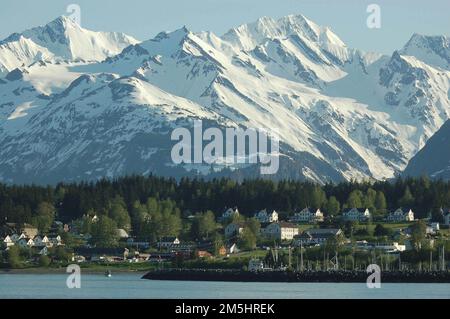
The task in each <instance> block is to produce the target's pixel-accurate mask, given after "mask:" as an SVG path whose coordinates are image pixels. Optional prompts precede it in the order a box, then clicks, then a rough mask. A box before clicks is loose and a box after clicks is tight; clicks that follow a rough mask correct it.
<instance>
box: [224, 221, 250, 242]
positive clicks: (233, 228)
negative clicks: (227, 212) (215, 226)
mask: <svg viewBox="0 0 450 319" xmlns="http://www.w3.org/2000/svg"><path fill="white" fill-rule="evenodd" d="M244 228H245V225H244V223H231V224H228V225H227V227H225V237H227V238H230V237H234V236H239V235H240V234H241V233H242V232H243V231H244Z"/></svg>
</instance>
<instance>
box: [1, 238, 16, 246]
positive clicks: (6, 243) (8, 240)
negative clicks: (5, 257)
mask: <svg viewBox="0 0 450 319" xmlns="http://www.w3.org/2000/svg"><path fill="white" fill-rule="evenodd" d="M3 245H4V246H5V247H6V248H8V247H11V246H14V241H13V240H12V239H11V237H10V236H6V237H5V238H4V239H3Z"/></svg>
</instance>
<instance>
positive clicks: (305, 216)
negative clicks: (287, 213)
mask: <svg viewBox="0 0 450 319" xmlns="http://www.w3.org/2000/svg"><path fill="white" fill-rule="evenodd" d="M323 220H324V217H323V213H322V212H321V211H320V209H316V210H314V209H313V210H311V209H309V208H308V207H306V208H304V209H303V210H301V211H300V212H297V213H295V214H294V216H292V217H291V218H290V221H291V222H293V223H310V224H312V223H317V222H323Z"/></svg>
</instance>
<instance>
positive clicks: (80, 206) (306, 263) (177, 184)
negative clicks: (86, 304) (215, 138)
mask: <svg viewBox="0 0 450 319" xmlns="http://www.w3.org/2000/svg"><path fill="white" fill-rule="evenodd" d="M234 206H238V207H239V211H240V212H241V214H240V215H239V216H235V217H232V218H231V219H228V220H223V221H219V217H220V216H221V214H222V213H223V211H224V209H225V208H226V207H234ZM304 207H312V208H320V209H321V210H322V211H323V212H324V215H325V221H324V222H323V223H321V225H320V227H326V228H340V229H342V230H343V236H342V237H343V238H342V239H338V238H334V239H331V240H329V241H327V242H326V243H324V244H323V245H320V246H317V247H316V246H314V247H304V248H300V247H295V248H293V249H292V250H291V248H289V246H290V245H291V243H290V242H282V241H279V240H270V239H267V238H264V237H263V236H261V235H260V228H261V224H260V223H259V222H258V221H257V220H256V219H255V218H253V215H254V213H256V212H257V211H259V210H261V209H267V210H272V209H275V210H276V211H277V212H278V213H279V215H280V220H287V219H288V218H289V217H290V216H292V215H293V214H294V212H297V211H299V210H301V209H303V208H304ZM352 207H365V208H368V209H370V211H371V212H372V216H373V217H372V218H371V219H370V220H369V221H367V222H349V221H343V220H342V219H341V211H342V209H344V208H352ZM398 207H405V208H412V209H413V210H414V213H415V216H416V218H417V219H419V221H416V222H413V223H408V222H401V223H388V222H386V221H385V217H386V215H387V213H388V212H389V211H392V210H394V209H396V208H398ZM442 207H450V182H444V181H432V180H430V179H428V178H425V177H423V178H417V179H413V178H409V179H400V178H399V179H396V180H394V181H391V182H388V181H383V182H344V183H340V184H326V185H317V184H313V183H309V182H299V181H279V182H275V181H271V180H261V179H257V180H245V181H242V182H240V183H238V182H236V181H233V180H230V179H215V180H210V181H204V180H201V179H187V178H184V179H181V180H180V181H176V180H174V179H167V178H160V177H154V176H150V177H142V176H130V177H123V178H119V179H115V180H100V181H97V182H90V183H72V184H63V183H61V184H58V185H56V186H46V187H44V186H37V185H23V186H19V185H4V184H2V185H0V220H1V223H2V224H3V226H5V225H6V224H7V223H15V224H16V225H23V224H30V225H33V226H34V227H36V228H37V230H38V232H39V234H40V235H47V234H50V233H52V234H53V235H54V236H56V235H59V236H60V237H61V239H62V242H63V243H64V245H63V246H55V247H49V249H48V252H47V253H45V254H39V253H38V251H36V249H34V248H33V247H19V246H17V245H16V246H12V247H9V248H8V249H7V250H2V253H1V254H0V265H1V266H2V267H3V268H7V269H16V268H23V269H30V268H40V269H60V268H62V267H64V266H65V265H67V264H69V263H72V262H73V260H74V259H73V258H74V256H75V255H77V254H78V251H79V249H80V247H84V248H86V247H89V248H90V249H92V250H95V249H101V248H115V249H117V251H123V250H124V249H125V248H128V249H129V254H128V256H134V255H135V253H137V251H138V249H136V248H134V247H133V244H130V243H129V242H126V241H124V240H121V238H120V235H119V233H118V231H117V230H118V229H122V230H124V231H125V232H127V233H128V234H129V235H130V236H131V237H133V238H134V240H135V241H139V242H143V241H144V242H148V243H149V247H146V248H141V249H139V253H147V254H150V255H151V254H159V253H161V252H165V251H167V250H165V249H161V248H159V247H158V242H159V241H160V240H161V238H163V237H167V236H176V237H178V238H180V240H181V242H182V243H184V244H187V245H192V247H194V248H193V249H192V252H191V257H187V256H183V257H176V258H173V259H172V260H168V261H163V262H161V261H158V262H154V263H150V262H139V261H140V260H139V259H136V261H133V262H131V261H127V262H121V261H118V260H116V261H114V262H110V261H97V262H89V260H87V261H84V262H83V263H80V264H81V265H82V268H86V269H91V270H101V269H105V268H106V269H109V268H113V269H118V270H130V271H145V270H151V269H159V268H169V267H174V268H228V269H230V268H232V269H245V267H247V265H248V261H249V260H250V259H252V258H258V259H261V260H263V261H264V262H265V264H266V265H269V266H271V267H282V266H284V267H290V268H295V269H299V268H301V269H309V270H324V269H330V268H332V267H336V264H338V265H339V267H340V269H363V268H364V267H365V266H366V265H368V264H370V263H374V262H377V263H380V264H381V265H382V267H383V268H384V269H399V268H401V267H402V266H401V265H403V267H408V268H410V269H430V270H431V269H439V267H440V264H439V262H440V259H439V258H440V257H439V256H440V252H441V250H440V249H441V248H442V247H444V251H445V258H446V259H447V260H448V253H449V252H450V245H449V243H450V241H449V236H450V233H449V230H448V228H447V229H446V228H442V227H441V229H440V230H439V231H437V232H436V233H435V234H434V235H433V236H432V237H430V236H429V235H427V232H426V222H425V220H427V221H428V222H429V221H436V222H441V223H442V222H443V216H441V215H440V209H441V208H442ZM55 221H59V222H60V224H61V225H62V224H68V225H70V231H68V230H67V229H63V228H61V227H60V228H55V227H54V224H55ZM230 222H235V223H242V224H244V225H245V229H244V231H243V232H242V233H241V234H240V235H239V236H236V237H233V238H226V237H225V236H224V228H225V226H226V225H227V224H229V223H230ZM297 226H298V228H299V232H300V233H301V232H303V231H305V230H307V229H311V228H317V227H319V225H317V224H298V225H297ZM407 228H410V230H411V234H410V235H409V238H408V239H407V238H406V236H405V234H404V233H403V231H404V230H405V229H407ZM344 238H345V239H346V240H347V244H346V245H344V241H343V239H344ZM363 240H365V241H368V242H376V243H383V242H389V241H390V242H392V241H396V242H398V243H400V244H404V243H405V242H406V240H408V241H409V242H410V244H411V245H412V248H413V249H411V250H408V251H404V252H402V253H400V254H396V255H390V254H386V253H385V252H383V251H378V250H370V251H369V250H361V249H356V248H355V247H356V242H358V241H363ZM200 242H209V243H210V246H209V247H208V248H207V250H208V251H209V252H210V253H211V256H209V257H208V258H204V257H199V256H197V255H196V253H197V251H198V250H200V248H198V247H197V246H196V245H197V243H200ZM232 242H235V243H237V245H238V246H239V248H240V252H238V253H233V254H228V253H227V254H223V253H220V248H221V247H227V246H229V245H230V244H231V243H232ZM273 247H277V252H276V253H277V258H276V260H275V258H274V251H273V249H272V248H273ZM117 255H118V254H117V253H116V256H117ZM119 256H121V253H120V254H119ZM141 261H142V260H141ZM402 269H403V268H402Z"/></svg>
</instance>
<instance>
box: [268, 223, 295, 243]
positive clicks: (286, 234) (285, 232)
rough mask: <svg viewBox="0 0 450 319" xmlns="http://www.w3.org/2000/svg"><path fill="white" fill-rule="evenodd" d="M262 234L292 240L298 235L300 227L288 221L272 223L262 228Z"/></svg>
mask: <svg viewBox="0 0 450 319" xmlns="http://www.w3.org/2000/svg"><path fill="white" fill-rule="evenodd" d="M261 232H262V234H263V235H264V236H266V237H269V238H274V239H278V240H292V239H293V238H294V236H296V235H298V227H297V226H296V225H294V224H291V223H287V222H278V223H271V224H269V225H267V227H266V228H264V229H262V230H261Z"/></svg>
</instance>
